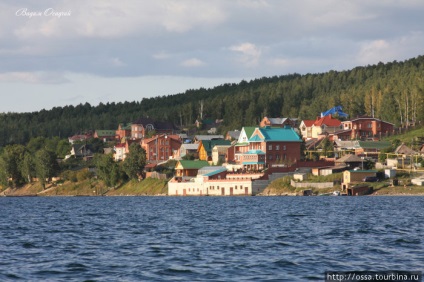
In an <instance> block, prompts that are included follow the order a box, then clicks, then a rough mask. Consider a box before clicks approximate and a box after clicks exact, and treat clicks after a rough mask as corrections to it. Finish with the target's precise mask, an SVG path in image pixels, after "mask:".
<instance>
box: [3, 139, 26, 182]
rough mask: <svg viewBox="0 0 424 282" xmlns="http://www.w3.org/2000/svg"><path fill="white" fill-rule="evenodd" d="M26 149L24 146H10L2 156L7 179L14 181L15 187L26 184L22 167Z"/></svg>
mask: <svg viewBox="0 0 424 282" xmlns="http://www.w3.org/2000/svg"><path fill="white" fill-rule="evenodd" d="M25 151H26V150H25V147H24V146H22V145H9V146H6V147H5V148H4V152H3V155H2V159H3V163H4V171H5V174H6V175H7V178H11V179H12V184H13V186H14V187H16V186H18V185H21V184H23V183H24V178H23V177H22V173H21V167H22V162H23V159H24V155H25Z"/></svg>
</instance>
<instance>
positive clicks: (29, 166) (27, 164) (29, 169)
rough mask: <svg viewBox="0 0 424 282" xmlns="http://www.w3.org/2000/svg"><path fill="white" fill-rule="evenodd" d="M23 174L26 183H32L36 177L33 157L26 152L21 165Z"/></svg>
mask: <svg viewBox="0 0 424 282" xmlns="http://www.w3.org/2000/svg"><path fill="white" fill-rule="evenodd" d="M21 174H22V177H23V178H24V179H25V182H26V183H31V182H32V178H33V177H34V176H35V175H36V173H35V164H34V159H33V157H32V155H31V154H30V153H29V152H26V153H25V155H24V159H23V161H22V164H21Z"/></svg>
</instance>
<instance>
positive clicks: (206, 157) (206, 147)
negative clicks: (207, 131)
mask: <svg viewBox="0 0 424 282" xmlns="http://www.w3.org/2000/svg"><path fill="white" fill-rule="evenodd" d="M217 145H231V142H230V141H229V140H223V139H212V140H201V141H200V142H199V147H198V149H197V152H198V154H199V159H200V160H202V161H212V149H213V148H214V147H215V146H217Z"/></svg>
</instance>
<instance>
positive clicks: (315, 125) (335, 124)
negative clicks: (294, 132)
mask: <svg viewBox="0 0 424 282" xmlns="http://www.w3.org/2000/svg"><path fill="white" fill-rule="evenodd" d="M299 129H300V132H301V134H302V137H303V138H305V139H309V138H318V135H320V134H323V133H335V132H337V131H339V130H340V129H342V123H341V122H340V120H338V119H335V118H332V116H331V115H328V116H324V117H321V118H320V117H317V118H316V120H303V121H302V122H301V123H300V126H299Z"/></svg>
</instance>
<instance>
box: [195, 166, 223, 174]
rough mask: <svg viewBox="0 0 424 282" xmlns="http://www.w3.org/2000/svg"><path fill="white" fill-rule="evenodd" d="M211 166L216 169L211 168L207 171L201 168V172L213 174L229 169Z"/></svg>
mask: <svg viewBox="0 0 424 282" xmlns="http://www.w3.org/2000/svg"><path fill="white" fill-rule="evenodd" d="M209 168H215V169H214V170H210V171H209V172H206V171H207V170H199V174H200V175H203V176H212V175H215V174H218V173H220V172H223V171H227V169H226V168H225V167H209ZM202 172H203V173H202Z"/></svg>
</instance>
